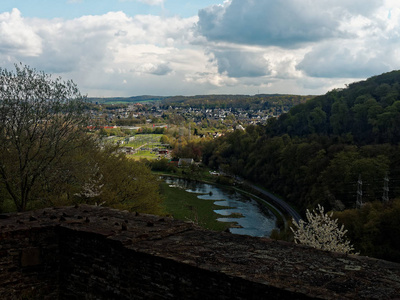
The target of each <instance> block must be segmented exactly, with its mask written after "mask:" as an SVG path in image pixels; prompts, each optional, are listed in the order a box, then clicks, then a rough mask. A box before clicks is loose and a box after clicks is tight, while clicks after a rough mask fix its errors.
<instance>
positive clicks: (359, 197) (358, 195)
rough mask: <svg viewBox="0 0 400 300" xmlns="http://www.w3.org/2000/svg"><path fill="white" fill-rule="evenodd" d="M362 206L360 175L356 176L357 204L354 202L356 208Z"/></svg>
mask: <svg viewBox="0 0 400 300" xmlns="http://www.w3.org/2000/svg"><path fill="white" fill-rule="evenodd" d="M362 205H363V202H362V180H361V174H360V175H358V181H357V202H356V207H357V208H361V206H362Z"/></svg>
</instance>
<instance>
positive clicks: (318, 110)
mask: <svg viewBox="0 0 400 300" xmlns="http://www.w3.org/2000/svg"><path fill="white" fill-rule="evenodd" d="M273 133H274V135H281V134H284V133H287V134H289V135H291V136H303V137H304V136H307V135H310V134H322V135H329V136H332V135H338V136H343V135H348V136H349V135H351V137H352V138H353V139H354V142H355V143H357V144H359V145H365V144H376V143H379V144H381V143H391V144H397V143H399V142H400V71H393V72H389V73H385V74H382V75H380V76H374V77H371V78H369V79H368V80H365V81H361V82H356V83H352V84H350V85H348V86H347V88H346V89H343V90H333V91H331V92H329V93H327V94H326V95H324V96H319V97H315V98H314V99H312V100H310V101H308V102H306V103H304V104H301V105H298V106H296V107H294V108H293V109H291V110H290V111H289V113H288V114H286V115H284V116H282V117H281V118H280V119H279V121H278V122H276V124H274V126H273Z"/></svg>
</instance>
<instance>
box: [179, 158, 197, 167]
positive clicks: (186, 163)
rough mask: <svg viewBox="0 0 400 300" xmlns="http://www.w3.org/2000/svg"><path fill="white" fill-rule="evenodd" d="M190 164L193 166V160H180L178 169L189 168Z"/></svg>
mask: <svg viewBox="0 0 400 300" xmlns="http://www.w3.org/2000/svg"><path fill="white" fill-rule="evenodd" d="M192 164H194V160H193V158H180V159H179V162H178V167H183V166H190V165H192Z"/></svg>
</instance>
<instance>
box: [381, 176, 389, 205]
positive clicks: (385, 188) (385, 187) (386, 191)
mask: <svg viewBox="0 0 400 300" xmlns="http://www.w3.org/2000/svg"><path fill="white" fill-rule="evenodd" d="M383 180H384V181H383V182H384V183H383V196H382V201H383V202H388V201H389V177H388V173H387V172H386V175H385V178H384V179H383Z"/></svg>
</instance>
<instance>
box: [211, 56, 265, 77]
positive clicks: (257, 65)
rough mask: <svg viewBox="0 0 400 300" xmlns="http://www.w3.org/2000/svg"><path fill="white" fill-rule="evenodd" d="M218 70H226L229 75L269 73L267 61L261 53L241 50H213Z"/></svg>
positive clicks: (256, 75) (254, 75)
mask: <svg viewBox="0 0 400 300" xmlns="http://www.w3.org/2000/svg"><path fill="white" fill-rule="evenodd" d="M213 54H214V56H215V61H216V63H217V65H218V72H219V73H221V74H222V73H224V72H226V73H227V75H228V76H229V77H236V78H239V77H259V76H265V75H267V74H269V73H270V70H269V62H268V60H267V59H265V58H264V56H263V53H254V52H245V51H242V50H240V49H239V50H216V51H213Z"/></svg>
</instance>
